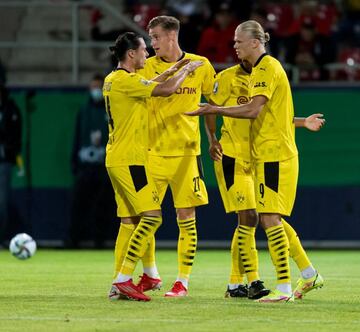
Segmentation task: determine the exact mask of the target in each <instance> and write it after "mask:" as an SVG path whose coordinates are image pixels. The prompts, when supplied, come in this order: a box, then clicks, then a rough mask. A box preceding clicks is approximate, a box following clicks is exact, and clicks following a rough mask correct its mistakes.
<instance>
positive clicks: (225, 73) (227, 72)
mask: <svg viewBox="0 0 360 332" xmlns="http://www.w3.org/2000/svg"><path fill="white" fill-rule="evenodd" d="M240 69H241V67H240V65H234V66H231V67H229V68H226V69H223V70H222V71H220V72H218V73H217V74H216V77H221V78H225V77H233V76H234V75H236V74H237V73H238V72H239V70H240Z"/></svg>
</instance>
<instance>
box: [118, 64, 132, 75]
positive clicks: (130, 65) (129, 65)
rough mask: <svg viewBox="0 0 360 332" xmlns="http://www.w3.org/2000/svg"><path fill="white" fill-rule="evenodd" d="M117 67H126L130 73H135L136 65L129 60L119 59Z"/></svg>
mask: <svg viewBox="0 0 360 332" xmlns="http://www.w3.org/2000/svg"><path fill="white" fill-rule="evenodd" d="M117 69H124V70H126V71H128V72H129V73H135V66H134V65H133V64H132V63H129V62H128V61H119V63H118V65H117Z"/></svg>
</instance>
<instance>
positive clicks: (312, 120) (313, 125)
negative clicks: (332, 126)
mask: <svg viewBox="0 0 360 332" xmlns="http://www.w3.org/2000/svg"><path fill="white" fill-rule="evenodd" d="M323 116H324V115H323V114H320V113H316V114H311V115H310V116H308V117H307V118H305V122H304V126H305V128H307V129H309V130H311V131H319V130H320V129H321V127H322V126H323V125H324V124H325V119H323V118H322V117H323Z"/></svg>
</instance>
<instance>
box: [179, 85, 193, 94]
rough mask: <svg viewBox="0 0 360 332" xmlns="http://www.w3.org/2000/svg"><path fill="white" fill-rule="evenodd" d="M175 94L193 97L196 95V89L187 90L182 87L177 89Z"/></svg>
mask: <svg viewBox="0 0 360 332" xmlns="http://www.w3.org/2000/svg"><path fill="white" fill-rule="evenodd" d="M175 93H176V94H178V95H195V94H196V88H189V87H187V86H185V87H183V88H178V89H177V90H176V91H175Z"/></svg>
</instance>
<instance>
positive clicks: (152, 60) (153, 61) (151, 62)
mask: <svg viewBox="0 0 360 332" xmlns="http://www.w3.org/2000/svg"><path fill="white" fill-rule="evenodd" d="M162 62H163V60H161V58H159V57H158V56H156V55H153V56H151V57H149V58H147V59H146V62H145V67H146V66H157V65H159V64H161V63H162Z"/></svg>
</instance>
